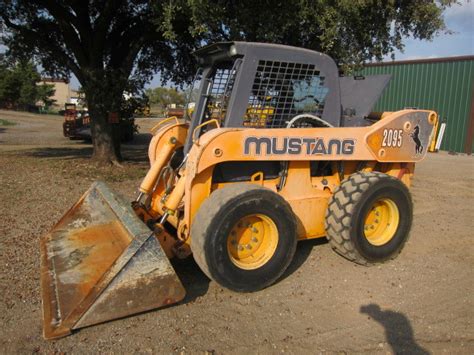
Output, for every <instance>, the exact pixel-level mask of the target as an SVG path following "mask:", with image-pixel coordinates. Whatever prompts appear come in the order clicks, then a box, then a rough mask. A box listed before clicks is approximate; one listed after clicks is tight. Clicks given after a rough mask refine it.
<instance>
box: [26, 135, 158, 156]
mask: <svg viewBox="0 0 474 355" xmlns="http://www.w3.org/2000/svg"><path fill="white" fill-rule="evenodd" d="M150 139H151V135H150V134H148V133H140V134H137V135H136V136H135V139H134V140H133V142H130V143H126V144H122V146H121V152H122V158H123V161H125V162H135V163H143V162H148V144H149V142H150ZM79 144H80V145H79ZM84 145H85V142H84V141H78V145H77V146H71V147H41V148H35V149H31V150H26V151H24V153H23V154H24V155H26V156H31V157H39V158H60V159H69V160H71V159H84V158H90V157H91V156H92V152H93V148H92V144H90V145H87V146H84Z"/></svg>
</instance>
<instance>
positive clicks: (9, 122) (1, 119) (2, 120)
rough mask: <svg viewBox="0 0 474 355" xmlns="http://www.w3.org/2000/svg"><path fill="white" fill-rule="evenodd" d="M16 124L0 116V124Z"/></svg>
mask: <svg viewBox="0 0 474 355" xmlns="http://www.w3.org/2000/svg"><path fill="white" fill-rule="evenodd" d="M14 125H16V122H12V121H8V120H4V119H3V118H0V126H14Z"/></svg>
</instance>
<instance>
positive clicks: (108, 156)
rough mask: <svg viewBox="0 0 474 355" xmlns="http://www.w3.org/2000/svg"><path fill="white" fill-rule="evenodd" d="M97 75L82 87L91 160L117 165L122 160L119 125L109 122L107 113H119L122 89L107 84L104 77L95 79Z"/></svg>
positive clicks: (102, 163) (100, 163) (101, 163)
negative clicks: (89, 135)
mask: <svg viewBox="0 0 474 355" xmlns="http://www.w3.org/2000/svg"><path fill="white" fill-rule="evenodd" d="M97 77H98V76H97ZM97 77H96V78H95V79H96V80H93V81H92V82H93V84H89V85H88V86H87V87H85V88H84V91H85V94H86V101H87V107H88V109H89V115H90V119H91V134H92V144H93V153H92V160H94V161H96V162H97V163H98V164H99V165H117V164H118V163H119V162H120V161H121V160H122V155H121V152H120V125H119V123H118V122H117V123H114V122H109V121H110V120H109V114H110V113H112V112H115V113H117V114H119V112H120V103H121V99H122V91H123V90H118V89H117V86H115V87H114V86H113V85H112V86H111V85H107V82H108V80H107V79H106V78H103V79H102V80H97Z"/></svg>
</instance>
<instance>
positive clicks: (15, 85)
mask: <svg viewBox="0 0 474 355" xmlns="http://www.w3.org/2000/svg"><path fill="white" fill-rule="evenodd" d="M40 81H41V77H40V75H39V74H38V72H37V70H36V67H35V66H34V65H33V63H31V62H30V61H20V62H18V63H16V64H14V65H11V66H7V65H6V64H3V65H2V66H1V67H0V106H2V107H7V108H15V109H29V108H31V107H34V106H35V105H36V103H37V102H38V101H40V100H42V101H43V102H44V103H45V105H46V106H49V105H51V104H52V103H53V100H51V99H50V97H51V96H53V95H54V91H55V90H54V86H53V85H42V84H40V85H38V83H39V82H40Z"/></svg>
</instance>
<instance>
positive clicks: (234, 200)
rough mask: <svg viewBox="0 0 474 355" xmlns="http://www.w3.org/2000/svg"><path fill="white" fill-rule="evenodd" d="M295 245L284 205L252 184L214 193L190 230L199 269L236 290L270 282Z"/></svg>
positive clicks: (257, 287)
mask: <svg viewBox="0 0 474 355" xmlns="http://www.w3.org/2000/svg"><path fill="white" fill-rule="evenodd" d="M296 241H297V238H296V223H295V218H294V215H293V211H292V210H291V208H290V206H289V205H288V203H287V202H286V201H285V200H284V199H283V198H282V197H281V196H280V195H278V194H277V193H275V192H273V191H271V190H269V189H266V188H263V187H260V186H256V185H252V184H235V185H230V186H227V187H224V188H222V189H219V190H216V191H214V192H213V193H212V194H211V195H210V196H209V198H208V199H206V200H205V201H204V202H203V203H202V205H201V207H200V208H199V211H198V213H197V214H196V216H195V218H194V220H193V224H192V226H191V249H192V251H193V256H194V259H195V260H196V262H197V264H198V265H199V267H200V268H201V269H202V271H203V272H204V273H205V274H206V275H207V276H208V277H209V278H211V279H212V280H214V281H216V282H217V283H219V284H220V285H222V286H223V287H226V288H228V289H231V290H233V291H238V292H253V291H257V290H260V289H263V288H265V287H267V286H269V285H271V284H273V283H274V282H275V281H276V280H277V279H278V278H279V277H280V276H281V275H282V274H283V272H284V271H285V270H286V268H287V267H288V265H289V264H290V262H291V260H292V259H293V255H294V253H295V250H296Z"/></svg>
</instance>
